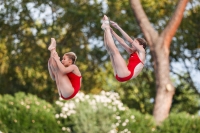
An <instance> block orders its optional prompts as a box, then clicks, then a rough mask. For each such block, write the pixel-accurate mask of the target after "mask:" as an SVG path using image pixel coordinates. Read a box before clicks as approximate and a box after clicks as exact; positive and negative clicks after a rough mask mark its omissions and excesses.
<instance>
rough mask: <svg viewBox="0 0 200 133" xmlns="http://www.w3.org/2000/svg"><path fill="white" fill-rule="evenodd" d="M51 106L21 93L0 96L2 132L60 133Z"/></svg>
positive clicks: (32, 96)
mask: <svg viewBox="0 0 200 133" xmlns="http://www.w3.org/2000/svg"><path fill="white" fill-rule="evenodd" d="M54 114H55V110H54V108H53V107H52V106H51V104H49V103H47V102H46V101H44V100H41V99H39V98H37V97H36V96H34V95H31V94H28V95H25V93H22V92H19V93H16V94H15V95H14V96H11V95H4V96H0V131H2V132H4V133H57V132H60V130H59V127H58V124H57V122H56V119H55V116H54Z"/></svg>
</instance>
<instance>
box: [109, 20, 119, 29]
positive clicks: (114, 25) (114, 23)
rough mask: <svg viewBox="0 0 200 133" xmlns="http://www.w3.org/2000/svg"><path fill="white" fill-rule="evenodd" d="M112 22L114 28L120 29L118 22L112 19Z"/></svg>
mask: <svg viewBox="0 0 200 133" xmlns="http://www.w3.org/2000/svg"><path fill="white" fill-rule="evenodd" d="M110 24H111V25H112V26H113V27H114V28H116V29H119V25H118V24H117V23H116V22H114V21H110Z"/></svg>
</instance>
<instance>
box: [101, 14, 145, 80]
mask: <svg viewBox="0 0 200 133" xmlns="http://www.w3.org/2000/svg"><path fill="white" fill-rule="evenodd" d="M102 22H103V24H102V26H101V28H102V29H103V30H104V43H105V46H106V49H107V51H108V53H109V55H110V59H111V63H112V66H113V69H114V75H115V77H116V79H117V80H118V81H119V82H125V81H128V80H130V79H132V78H135V77H136V76H137V75H138V74H139V73H140V72H141V71H142V69H143V67H144V62H145V48H146V45H147V42H146V41H145V40H144V39H143V38H135V39H134V40H133V39H132V38H131V37H129V35H128V34H127V33H126V32H125V31H124V30H123V29H122V28H121V27H120V26H119V25H118V24H117V23H115V22H113V21H109V20H108V17H107V16H106V15H104V17H103V19H102ZM110 24H111V25H112V26H113V27H114V28H116V29H118V30H119V31H120V32H121V34H122V35H123V37H124V38H125V39H126V40H127V42H129V43H130V44H131V47H129V46H128V45H127V44H126V42H125V41H124V40H123V39H122V38H121V37H119V36H118V35H117V34H116V33H115V32H114V31H113V29H112V28H111V27H110ZM113 37H114V38H115V39H116V40H117V41H118V42H119V43H120V45H122V47H123V48H124V49H125V50H126V51H127V52H128V53H129V55H130V58H129V62H128V65H126V61H125V60H124V59H123V58H122V56H121V54H120V53H119V50H118V49H117V47H116V46H115V43H114V40H113Z"/></svg>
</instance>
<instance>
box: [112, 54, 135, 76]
mask: <svg viewBox="0 0 200 133" xmlns="http://www.w3.org/2000/svg"><path fill="white" fill-rule="evenodd" d="M111 56H112V58H113V67H114V68H115V72H116V74H117V75H118V76H119V77H126V76H128V75H129V74H130V73H131V72H130V71H129V70H128V68H127V64H126V61H125V60H124V59H123V58H122V56H121V54H119V53H115V54H111Z"/></svg>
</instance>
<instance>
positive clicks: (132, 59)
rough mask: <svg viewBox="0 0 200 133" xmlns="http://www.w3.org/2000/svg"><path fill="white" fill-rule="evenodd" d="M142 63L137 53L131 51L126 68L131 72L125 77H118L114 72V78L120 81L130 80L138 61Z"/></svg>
mask: <svg viewBox="0 0 200 133" xmlns="http://www.w3.org/2000/svg"><path fill="white" fill-rule="evenodd" d="M140 62H141V63H142V64H143V62H142V61H141V60H140V58H139V57H138V55H137V53H136V52H135V53H132V54H131V55H130V58H129V61H128V65H127V67H128V70H129V71H130V72H131V74H130V75H129V76H127V77H118V75H117V74H116V76H115V78H116V79H117V80H118V81H120V82H124V81H128V80H130V79H131V78H132V77H133V74H134V69H135V67H136V66H137V65H138V64H139V63H140Z"/></svg>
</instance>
